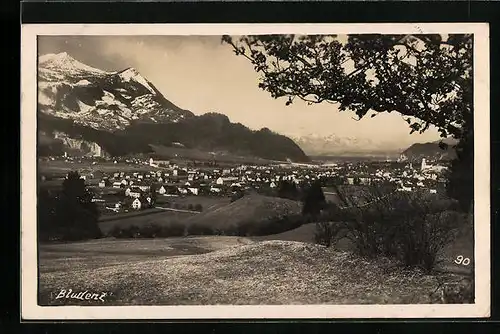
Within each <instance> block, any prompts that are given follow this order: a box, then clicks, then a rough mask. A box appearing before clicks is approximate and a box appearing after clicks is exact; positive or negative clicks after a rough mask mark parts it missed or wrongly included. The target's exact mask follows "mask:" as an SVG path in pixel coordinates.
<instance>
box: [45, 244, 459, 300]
mask: <svg viewBox="0 0 500 334" xmlns="http://www.w3.org/2000/svg"><path fill="white" fill-rule="evenodd" d="M235 239H236V240H235V241H237V242H239V241H240V239H244V238H235ZM186 240H189V239H186ZM244 241H245V242H242V243H241V244H240V245H236V246H232V247H231V246H229V247H225V248H222V249H220V250H216V251H213V252H210V253H206V254H198V255H189V256H169V252H171V247H169V246H173V248H177V247H178V246H177V245H176V244H175V242H176V239H173V240H172V241H170V240H161V241H159V244H158V245H157V246H155V247H154V248H155V249H158V251H156V253H158V254H156V255H155V256H154V257H151V255H150V254H149V253H146V252H143V254H140V255H139V254H138V255H134V254H132V253H130V251H128V252H125V251H124V250H125V249H127V250H128V249H129V247H123V246H122V247H121V248H122V250H121V252H122V253H120V248H119V247H118V248H116V249H109V247H106V254H107V255H106V256H103V255H102V252H101V251H99V250H97V252H90V253H85V252H78V251H75V250H73V251H71V250H69V249H66V250H65V248H68V247H71V245H60V246H59V247H60V248H62V249H61V250H60V251H59V252H58V254H57V253H51V254H49V253H47V251H46V250H44V249H42V251H41V262H40V263H41V271H40V285H39V286H40V303H41V304H42V305H61V304H76V303H78V302H79V301H76V303H75V301H72V300H65V299H58V300H55V299H54V298H53V297H52V298H51V294H53V293H54V291H60V289H61V287H69V286H71V287H72V286H76V287H78V289H79V291H80V290H81V291H85V290H86V289H88V290H89V291H106V292H108V293H109V294H110V295H109V296H107V297H106V305H209V304H212V305H214V304H233V305H242V304H247V305H252V304H253V305H255V304H268V305H280V304H281V305H283V304H422V303H424V304H428V303H431V302H436V301H435V300H433V299H432V297H431V296H432V294H433V293H435V292H436V290H437V288H438V287H439V284H440V282H441V281H443V279H444V281H445V282H457V281H459V280H461V277H460V276H456V275H450V274H448V275H442V276H440V277H438V276H431V275H424V274H422V273H421V272H419V271H418V270H405V269H403V268H399V267H395V266H394V263H393V262H392V261H390V260H388V259H385V258H381V259H377V260H370V261H368V260H366V259H363V258H360V257H357V256H356V255H354V254H352V253H348V252H340V251H336V250H334V249H332V248H325V247H322V246H319V245H313V244H308V243H301V242H292V241H264V242H256V243H249V244H248V241H246V240H244ZM100 242H101V241H95V242H92V243H97V244H99V243H100ZM172 242H174V244H171V245H169V243H172ZM137 243H141V244H142V247H141V248H147V247H151V245H152V241H151V240H140V241H137ZM226 243H227V242H226ZM97 246H98V245H97ZM138 246H139V245H136V246H134V248H136V249H137V248H138ZM87 248H88V247H87ZM94 248H95V247H94ZM159 248H161V249H163V250H160V249H159ZM94 253H95V254H94ZM71 254H73V255H71ZM49 255H50V256H49ZM110 255H112V256H110ZM62 258H64V259H66V260H68V259H74V261H64V262H63V263H68V262H70V263H75V261H76V263H81V262H82V259H86V261H84V262H83V263H82V265H79V266H78V270H74V268H75V267H74V266H75V265H76V264H73V266H69V267H66V268H65V267H61V266H60V265H58V266H54V261H56V262H57V261H60V260H61V259H62ZM152 273H154V274H152ZM89 278H90V279H89ZM79 303H80V305H81V304H95V303H96V302H92V301H89V302H85V301H84V302H79ZM99 303H101V302H99Z"/></svg>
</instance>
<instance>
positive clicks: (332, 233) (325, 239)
mask: <svg viewBox="0 0 500 334" xmlns="http://www.w3.org/2000/svg"><path fill="white" fill-rule="evenodd" d="M334 225H335V224H334V223H331V222H318V223H316V227H315V231H314V242H316V243H317V244H319V245H323V246H326V247H330V246H331V245H332V243H334V239H335V237H336V236H337V235H338V234H337V231H336V229H335V227H334Z"/></svg>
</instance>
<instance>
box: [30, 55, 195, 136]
mask: <svg viewBox="0 0 500 334" xmlns="http://www.w3.org/2000/svg"><path fill="white" fill-rule="evenodd" d="M38 109H39V111H40V112H42V113H45V114H48V115H51V116H55V117H59V118H65V119H71V120H74V121H75V122H77V123H79V124H82V125H86V126H89V127H92V128H95V129H100V130H107V131H115V130H122V129H124V128H126V127H127V126H129V125H130V124H131V123H132V122H135V121H140V122H178V121H179V120H181V119H184V118H186V117H191V116H193V114H192V113H191V112H190V111H187V110H183V109H181V108H179V107H177V106H175V105H174V104H173V103H171V102H170V101H168V100H167V99H166V98H165V97H164V96H163V95H162V94H161V93H160V92H159V91H158V90H157V89H156V88H155V87H154V86H153V85H152V84H151V83H150V82H149V81H148V80H147V79H145V78H144V77H143V76H142V75H141V74H140V73H139V72H138V71H137V70H136V69H134V68H128V69H126V70H124V71H121V72H107V71H103V70H100V69H97V68H94V67H91V66H88V65H86V64H83V63H81V62H79V61H78V60H76V59H74V58H72V57H71V56H70V55H68V54H67V53H66V52H63V53H59V54H48V55H43V56H40V57H39V62H38Z"/></svg>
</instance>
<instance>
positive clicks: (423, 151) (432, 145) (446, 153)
mask: <svg viewBox="0 0 500 334" xmlns="http://www.w3.org/2000/svg"><path fill="white" fill-rule="evenodd" d="M439 143H440V141H435V142H429V143H416V144H413V145H411V146H410V147H408V148H407V149H406V150H404V151H403V152H401V156H400V160H408V161H412V162H413V161H416V162H420V161H421V160H422V158H425V159H430V160H452V159H455V158H456V152H455V149H454V148H453V145H455V144H456V141H454V140H445V141H444V143H445V144H447V147H446V148H445V147H440V144H439Z"/></svg>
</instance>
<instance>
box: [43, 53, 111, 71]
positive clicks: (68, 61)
mask: <svg viewBox="0 0 500 334" xmlns="http://www.w3.org/2000/svg"><path fill="white" fill-rule="evenodd" d="M38 64H39V65H40V66H41V69H42V71H43V70H49V71H50V70H52V71H55V72H62V71H63V72H66V73H67V74H71V75H88V74H93V75H106V74H109V73H108V72H106V71H103V70H100V69H97V68H94V67H91V66H88V65H85V64H83V63H81V62H79V61H78V60H76V59H74V58H73V57H71V56H70V55H68V54H67V53H66V52H61V53H58V54H53V53H51V54H46V55H43V56H40V57H39V58H38Z"/></svg>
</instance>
